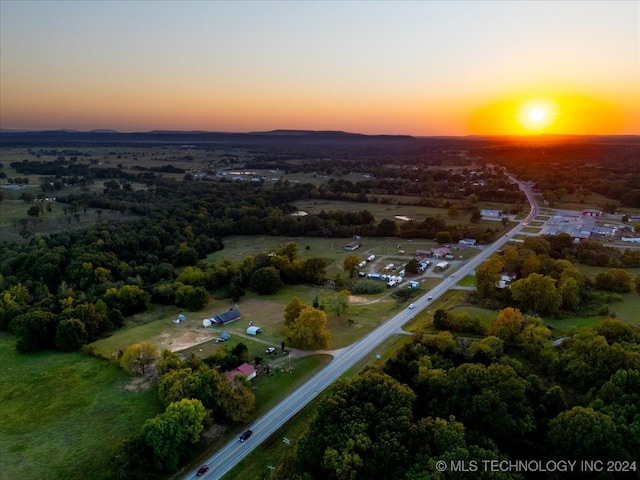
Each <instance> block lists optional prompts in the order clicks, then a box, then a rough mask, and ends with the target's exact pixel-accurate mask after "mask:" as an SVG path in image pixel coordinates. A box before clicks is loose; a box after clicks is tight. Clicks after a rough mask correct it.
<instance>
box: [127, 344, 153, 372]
mask: <svg viewBox="0 0 640 480" xmlns="http://www.w3.org/2000/svg"><path fill="white" fill-rule="evenodd" d="M158 356H159V351H158V347H157V346H156V345H155V344H153V343H151V342H140V343H134V344H133V345H129V346H128V347H127V348H126V350H125V351H124V353H123V354H122V358H121V359H120V365H121V366H122V368H124V369H125V370H127V371H128V372H130V373H141V374H142V375H144V374H145V372H146V368H147V367H148V366H149V365H151V364H152V363H153V362H154V361H155V360H156V359H157V358H158Z"/></svg>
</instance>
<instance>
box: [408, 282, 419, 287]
mask: <svg viewBox="0 0 640 480" xmlns="http://www.w3.org/2000/svg"><path fill="white" fill-rule="evenodd" d="M419 286H420V282H416V281H415V280H411V281H410V282H409V288H418V287H419Z"/></svg>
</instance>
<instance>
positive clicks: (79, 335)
mask: <svg viewBox="0 0 640 480" xmlns="http://www.w3.org/2000/svg"><path fill="white" fill-rule="evenodd" d="M87 339H88V335H87V329H86V328H85V326H84V323H82V321H81V320H78V319H77V318H67V319H65V320H62V321H61V322H60V323H59V324H58V328H57V330H56V347H57V348H59V349H60V350H65V351H68V352H73V351H75V350H79V349H80V347H82V346H83V345H84V344H85V343H87Z"/></svg>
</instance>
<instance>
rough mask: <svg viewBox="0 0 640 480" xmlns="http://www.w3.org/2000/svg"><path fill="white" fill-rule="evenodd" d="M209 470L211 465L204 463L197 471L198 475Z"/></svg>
mask: <svg viewBox="0 0 640 480" xmlns="http://www.w3.org/2000/svg"><path fill="white" fill-rule="evenodd" d="M208 470H209V465H202V466H201V467H200V468H199V469H198V472H197V473H196V475H197V476H199V477H201V476H202V475H204V474H205V473H206V472H207V471H208Z"/></svg>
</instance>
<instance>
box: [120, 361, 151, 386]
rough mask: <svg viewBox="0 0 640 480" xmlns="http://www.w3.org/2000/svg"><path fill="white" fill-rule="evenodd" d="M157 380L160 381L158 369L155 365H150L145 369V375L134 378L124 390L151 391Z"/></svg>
mask: <svg viewBox="0 0 640 480" xmlns="http://www.w3.org/2000/svg"><path fill="white" fill-rule="evenodd" d="M156 380H158V369H157V368H156V366H155V365H149V366H148V367H147V368H146V369H145V372H144V375H141V376H139V377H133V378H132V379H131V381H130V382H129V383H128V384H126V385H125V386H124V389H125V390H129V391H130V392H143V391H145V390H148V389H150V388H151V387H152V386H153V384H154V383H155V382H156Z"/></svg>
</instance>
